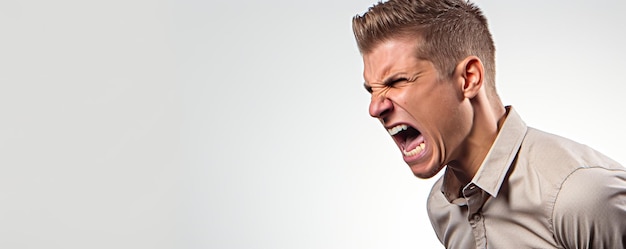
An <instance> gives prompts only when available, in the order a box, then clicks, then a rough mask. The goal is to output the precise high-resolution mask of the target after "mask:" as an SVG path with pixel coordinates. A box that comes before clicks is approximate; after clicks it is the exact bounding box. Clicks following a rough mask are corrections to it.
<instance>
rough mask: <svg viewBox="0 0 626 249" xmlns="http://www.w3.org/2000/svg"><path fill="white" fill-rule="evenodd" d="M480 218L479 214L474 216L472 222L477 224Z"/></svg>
mask: <svg viewBox="0 0 626 249" xmlns="http://www.w3.org/2000/svg"><path fill="white" fill-rule="evenodd" d="M481 218H482V217H481V215H480V214H474V221H476V222H479V221H480V219H481Z"/></svg>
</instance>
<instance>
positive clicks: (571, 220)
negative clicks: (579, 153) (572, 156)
mask: <svg viewBox="0 0 626 249" xmlns="http://www.w3.org/2000/svg"><path fill="white" fill-rule="evenodd" d="M552 216H553V225H554V228H555V229H554V230H555V231H554V232H555V237H556V238H557V240H558V241H559V242H561V243H562V244H563V245H566V248H568V246H567V245H569V246H576V247H578V246H583V245H585V246H591V247H592V248H623V247H622V246H624V243H626V222H625V221H624V219H625V218H626V170H624V169H609V168H604V167H585V168H579V169H577V170H575V171H573V172H572V173H571V174H569V175H568V176H567V178H566V179H565V180H564V181H563V183H562V184H561V186H560V191H559V192H558V195H557V197H556V201H555V204H554V209H553V214H552Z"/></svg>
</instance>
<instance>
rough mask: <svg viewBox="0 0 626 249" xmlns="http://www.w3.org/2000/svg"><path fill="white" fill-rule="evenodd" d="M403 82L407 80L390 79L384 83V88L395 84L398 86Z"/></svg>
mask: <svg viewBox="0 0 626 249" xmlns="http://www.w3.org/2000/svg"><path fill="white" fill-rule="evenodd" d="M404 81H407V79H406V78H397V79H390V80H387V81H385V86H388V87H393V86H395V85H396V84H398V83H400V82H404Z"/></svg>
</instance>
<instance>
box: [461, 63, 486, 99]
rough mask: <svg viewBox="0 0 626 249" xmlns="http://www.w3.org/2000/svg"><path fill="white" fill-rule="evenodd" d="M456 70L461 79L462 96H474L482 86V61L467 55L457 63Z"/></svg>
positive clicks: (483, 70) (483, 72)
mask: <svg viewBox="0 0 626 249" xmlns="http://www.w3.org/2000/svg"><path fill="white" fill-rule="evenodd" d="M457 70H458V71H457V72H459V73H460V74H459V76H460V78H461V80H462V81H463V85H462V87H463V89H462V91H463V96H464V97H465V98H468V99H472V98H474V97H476V95H478V92H479V91H480V89H481V88H482V87H483V81H484V79H485V69H484V67H483V63H482V62H481V61H480V59H479V58H478V57H476V56H469V57H467V58H465V59H463V60H462V61H461V62H460V63H459V64H458V65H457Z"/></svg>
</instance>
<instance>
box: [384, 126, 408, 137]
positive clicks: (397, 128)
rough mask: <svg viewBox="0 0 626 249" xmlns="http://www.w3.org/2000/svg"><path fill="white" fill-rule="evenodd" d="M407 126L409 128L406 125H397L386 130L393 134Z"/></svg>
mask: <svg viewBox="0 0 626 249" xmlns="http://www.w3.org/2000/svg"><path fill="white" fill-rule="evenodd" d="M407 128H409V127H408V126H407V125H398V126H396V127H393V128H391V129H388V130H387V131H388V132H389V135H392V136H393V135H396V134H398V132H401V131H404V130H406V129H407Z"/></svg>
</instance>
